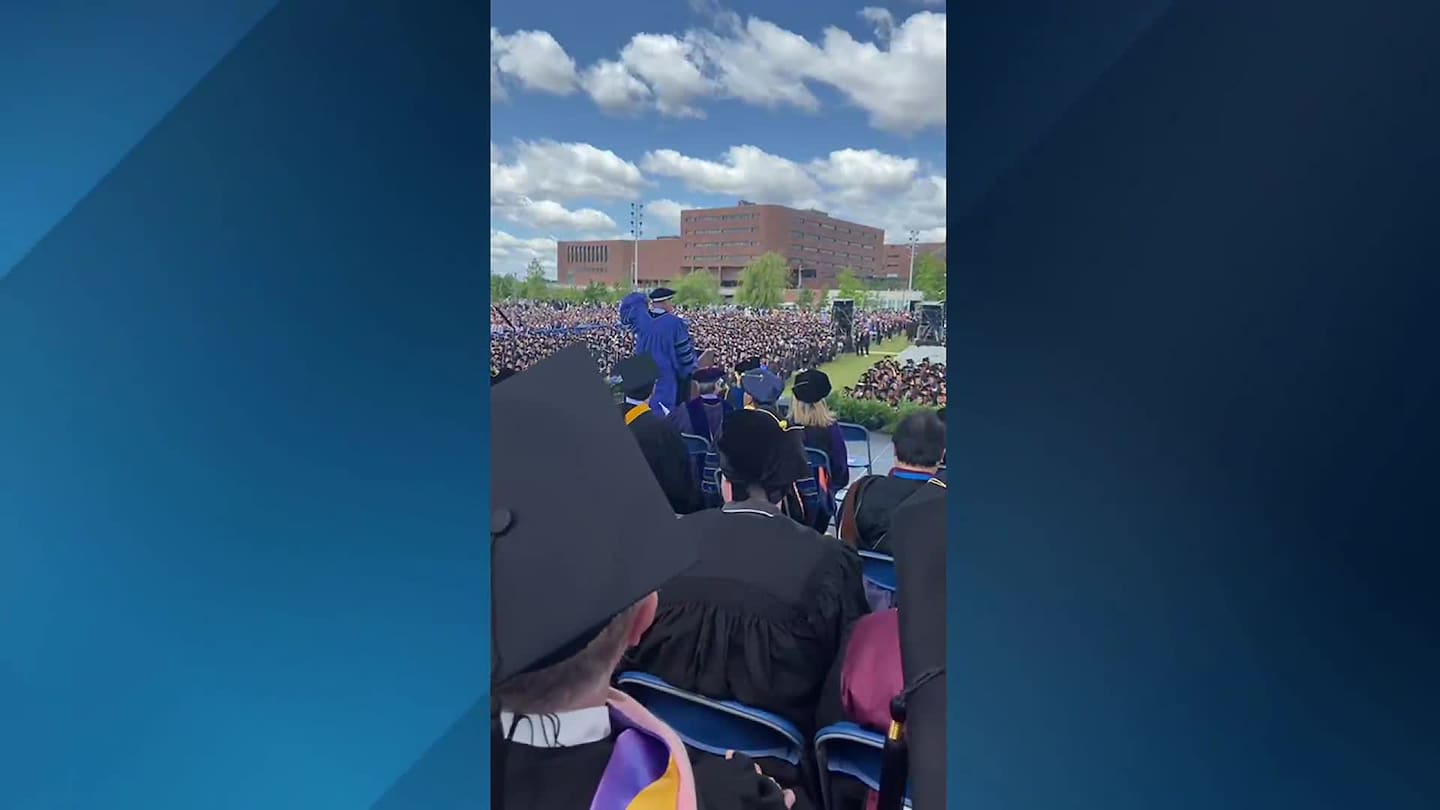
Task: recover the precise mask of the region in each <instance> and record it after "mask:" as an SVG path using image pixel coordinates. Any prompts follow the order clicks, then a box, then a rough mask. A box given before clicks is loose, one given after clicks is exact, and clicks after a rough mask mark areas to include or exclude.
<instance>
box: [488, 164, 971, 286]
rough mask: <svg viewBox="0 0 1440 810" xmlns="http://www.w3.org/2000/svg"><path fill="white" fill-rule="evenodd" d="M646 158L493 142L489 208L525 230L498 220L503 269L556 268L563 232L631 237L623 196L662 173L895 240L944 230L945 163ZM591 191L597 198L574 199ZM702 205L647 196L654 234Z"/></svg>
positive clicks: (669, 229) (695, 186)
mask: <svg viewBox="0 0 1440 810" xmlns="http://www.w3.org/2000/svg"><path fill="white" fill-rule="evenodd" d="M638 162H639V164H640V166H643V168H644V170H645V174H648V175H649V176H650V177H649V178H648V179H647V177H646V176H645V174H642V173H641V169H640V168H639V167H637V166H636V165H635V164H634V163H631V162H629V161H627V160H625V159H624V158H622V157H620V156H619V155H616V154H615V153H613V152H610V151H608V150H604V149H600V148H598V147H596V146H592V145H590V144H585V143H556V142H553V141H539V142H529V143H527V142H520V143H517V144H515V145H514V146H512V147H509V148H508V149H507V148H502V147H499V146H497V145H495V144H491V172H492V184H493V186H494V189H495V191H494V194H493V195H492V198H491V214H492V216H493V217H494V218H496V219H497V220H504V221H507V222H511V223H514V225H515V226H516V230H517V231H518V233H519V234H522V235H521V236H517V235H512V234H511V233H507V232H506V231H502V230H496V229H493V228H492V231H491V258H492V260H493V263H494V267H495V270H496V272H511V273H522V274H523V272H524V270H525V267H526V265H527V264H528V263H529V261H530V259H532V258H540V259H542V260H543V262H542V263H543V265H544V266H545V267H547V268H553V265H554V250H555V241H556V239H557V238H558V239H582V238H586V239H597V238H615V239H628V238H629V234H626V233H620V234H617V233H615V232H616V231H618V230H620V228H621V225H619V224H617V222H616V218H623V214H624V211H623V209H624V203H625V201H627V200H634V199H637V198H639V197H640V196H641V194H642V192H643V190H644V189H646V188H647V187H652V186H653V185H654V183H653V180H656V179H661V178H663V179H667V180H671V181H676V182H678V185H679V186H683V187H685V188H688V189H689V190H690V191H692V192H695V193H702V194H713V195H719V196H723V197H729V198H731V200H730V203H729V204H733V201H734V200H736V199H748V200H751V201H753V202H757V203H777V204H782V205H790V206H794V207H797V208H818V209H820V210H822V211H826V212H828V213H829V214H831V215H833V216H836V217H839V218H841V219H847V220H850V221H852V222H859V223H862V224H865V225H872V226H875V227H879V228H882V229H884V230H885V235H886V240H887V241H889V242H892V243H902V242H904V241H905V240H906V238H907V236H908V232H909V231H910V229H912V228H913V229H916V230H918V231H920V239H921V241H927V242H928V241H935V242H940V241H944V239H945V234H946V226H945V215H946V211H945V191H946V180H945V173H944V171H945V170H944V168H943V167H938V168H937V167H931V166H927V165H926V164H925V163H924V162H923V161H921V160H919V159H916V158H912V157H905V156H901V155H893V154H888V153H886V152H882V151H880V150H878V149H871V148H863V149H862V148H850V149H838V150H835V151H833V152H830V153H829V154H826V155H821V156H816V157H813V158H811V159H808V160H804V161H801V160H797V159H792V158H787V157H782V156H779V155H775V154H771V153H769V152H766V151H765V150H763V149H760V148H759V147H756V146H752V145H742V146H733V147H731V148H729V149H727V150H725V151H724V152H722V153H721V154H720V155H718V156H697V155H687V154H684V153H682V152H679V151H677V150H674V149H659V150H655V151H652V152H648V153H646V154H644V155H643V156H642V157H641V159H640V160H639V161H638ZM620 189H624V191H623V192H622V191H620ZM674 196H679V195H678V194H677V195H674ZM692 199H694V198H692ZM592 200H593V201H595V203H596V204H595V205H594V206H593V207H589V206H586V207H582V206H576V205H574V203H575V202H577V201H592ZM706 202H707V203H708V202H710V201H708V200H707V201H706ZM567 203H569V205H567ZM602 203H609V205H608V206H607V205H604V204H602ZM696 207H703V206H694V205H689V204H686V203H683V202H678V201H676V200H675V199H674V198H673V197H671V196H667V197H664V198H661V199H654V200H650V201H648V202H646V204H645V213H646V219H647V220H649V222H647V223H646V228H645V234H646V236H661V235H673V234H677V233H678V232H679V224H680V212H681V211H682V210H685V209H690V208H696ZM602 209H604V210H602ZM524 234H543V236H534V237H529V238H527V237H525V236H523V235H524ZM547 251H548V252H547Z"/></svg>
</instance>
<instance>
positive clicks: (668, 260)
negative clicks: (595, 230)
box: [555, 236, 683, 287]
mask: <svg viewBox="0 0 1440 810" xmlns="http://www.w3.org/2000/svg"><path fill="white" fill-rule="evenodd" d="M635 248H636V242H634V241H633V240H630V239H608V240H600V241H594V242H560V243H558V244H557V245H556V259H555V271H556V280H557V281H558V282H559V283H561V284H568V285H574V286H578V287H584V286H585V285H587V284H589V283H590V282H592V281H598V282H600V283H601V284H606V285H609V284H621V285H624V286H627V287H628V286H630V284H631V281H632V277H631V273H632V264H631V261H632V259H633V258H634V256H635ZM639 248H640V286H641V287H656V286H659V285H661V284H665V283H668V282H669V281H671V280H672V279H674V278H675V276H677V275H679V273H680V256H681V254H682V252H683V251H682V249H681V241H680V237H678V236H664V237H661V238H659V239H642V240H640V242H639Z"/></svg>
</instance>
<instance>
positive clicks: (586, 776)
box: [477, 737, 808, 810]
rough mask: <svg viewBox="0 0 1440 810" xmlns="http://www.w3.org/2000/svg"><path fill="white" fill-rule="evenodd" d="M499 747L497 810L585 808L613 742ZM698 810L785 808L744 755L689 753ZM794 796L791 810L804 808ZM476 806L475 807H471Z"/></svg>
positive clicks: (771, 787)
mask: <svg viewBox="0 0 1440 810" xmlns="http://www.w3.org/2000/svg"><path fill="white" fill-rule="evenodd" d="M502 744H503V745H504V746H505V797H504V802H505V805H504V808H503V810H589V808H590V803H591V800H592V799H593V798H594V796H595V789H596V787H597V786H598V785H599V784H600V778H601V776H602V775H604V773H605V766H606V765H608V764H609V762H610V754H611V752H612V751H614V749H615V740H614V738H613V737H612V738H610V739H607V740H601V741H600V742H594V743H588V744H585V745H577V746H573V747H570V748H536V747H532V746H528V745H519V744H516V743H502ZM690 759H691V765H692V767H693V768H694V772H695V793H696V799H697V805H698V806H699V808H700V810H785V800H784V797H783V796H782V795H781V793H780V791H779V789H778V788H776V787H775V784H774V783H773V782H771V781H770V780H769V779H768V778H765V777H762V776H760V775H759V774H756V773H755V767H754V763H753V762H751V761H750V760H748V759H746V758H744V757H738V758H736V759H734V760H729V761H726V760H724V759H721V758H719V757H712V756H708V755H705V754H700V753H696V752H693V751H692V752H691V755H690ZM806 798H807V797H801V796H798V795H797V800H796V803H795V810H802V808H806V807H807V806H808V805H807V803H806ZM477 806H478V805H477Z"/></svg>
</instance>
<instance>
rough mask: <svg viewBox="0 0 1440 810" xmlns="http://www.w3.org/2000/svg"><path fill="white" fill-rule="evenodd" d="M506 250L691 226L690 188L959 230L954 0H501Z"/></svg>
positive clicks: (496, 255)
mask: <svg viewBox="0 0 1440 810" xmlns="http://www.w3.org/2000/svg"><path fill="white" fill-rule="evenodd" d="M491 24H492V26H493V27H492V31H491V115H492V119H491V186H492V190H491V260H492V262H493V269H494V270H495V271H497V272H507V273H521V272H523V271H524V269H525V267H526V265H527V264H528V263H529V262H530V260H531V259H532V258H539V259H540V260H541V261H542V264H544V266H545V267H546V269H547V270H549V271H552V272H553V262H554V257H555V256H554V242H555V240H557V239H576V238H611V237H620V236H622V235H625V234H626V233H627V232H628V230H629V206H630V203H631V202H632V201H638V202H643V203H644V204H645V205H646V206H647V212H646V215H645V234H644V235H645V236H646V237H650V236H659V235H666V234H674V233H676V232H677V229H678V225H677V222H678V212H679V210H680V207H681V206H685V207H703V206H711V205H733V204H734V203H735V201H736V200H738V199H742V198H743V199H748V200H752V201H755V202H774V203H782V204H791V205H813V206H816V207H819V208H821V209H823V210H826V211H829V212H830V213H832V214H834V215H836V216H842V217H847V218H851V219H855V220H857V221H861V222H864V223H866V224H873V225H877V226H880V227H883V228H885V229H886V232H887V238H888V239H890V240H891V241H896V242H901V241H904V239H905V231H906V230H907V229H909V228H916V229H919V230H921V231H922V238H934V239H942V238H944V234H945V192H946V178H945V172H946V165H945V112H946V111H945V81H946V77H945V69H944V67H945V33H946V32H945V25H946V18H945V8H944V4H943V2H938V3H937V2H935V0H929V2H921V1H920V0H895V1H894V2H891V3H888V4H880V3H876V4H873V5H867V3H865V2H853V3H846V2H835V0H825V1H824V2H820V1H819V0H799V1H797V2H790V3H784V4H761V3H759V2H724V3H723V4H722V3H721V2H719V1H718V0H670V1H669V2H657V0H644V1H642V0H620V2H612V3H605V4H592V3H581V2H574V0H566V2H564V3H561V4H555V3H545V4H537V3H530V2H519V0H496V1H495V2H494V3H493V4H492V7H491Z"/></svg>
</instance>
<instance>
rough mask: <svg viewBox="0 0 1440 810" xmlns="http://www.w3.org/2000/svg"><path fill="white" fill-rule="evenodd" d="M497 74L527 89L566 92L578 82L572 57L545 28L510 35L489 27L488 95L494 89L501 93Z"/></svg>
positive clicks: (501, 87) (572, 89) (492, 94)
mask: <svg viewBox="0 0 1440 810" xmlns="http://www.w3.org/2000/svg"><path fill="white" fill-rule="evenodd" d="M500 76H508V77H511V78H513V79H514V80H515V81H517V82H519V83H520V85H521V86H522V87H524V88H525V89H527V90H536V91H540V92H544V93H555V94H557V95H568V94H569V93H572V92H574V91H575V89H576V87H577V86H578V85H579V76H578V75H577V74H576V72H575V60H574V59H571V58H570V55H569V54H567V53H565V49H564V48H562V47H560V43H559V42H556V41H555V37H553V36H551V35H550V34H549V33H547V32H545V31H517V32H515V33H514V34H511V35H510V36H505V35H503V34H501V33H500V31H499V29H496V28H491V29H490V98H491V99H492V100H493V99H494V98H495V94H496V90H497V89H498V90H499V91H500V94H501V97H502V98H503V97H504V93H505V88H504V86H503V84H502V83H501V81H500Z"/></svg>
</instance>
